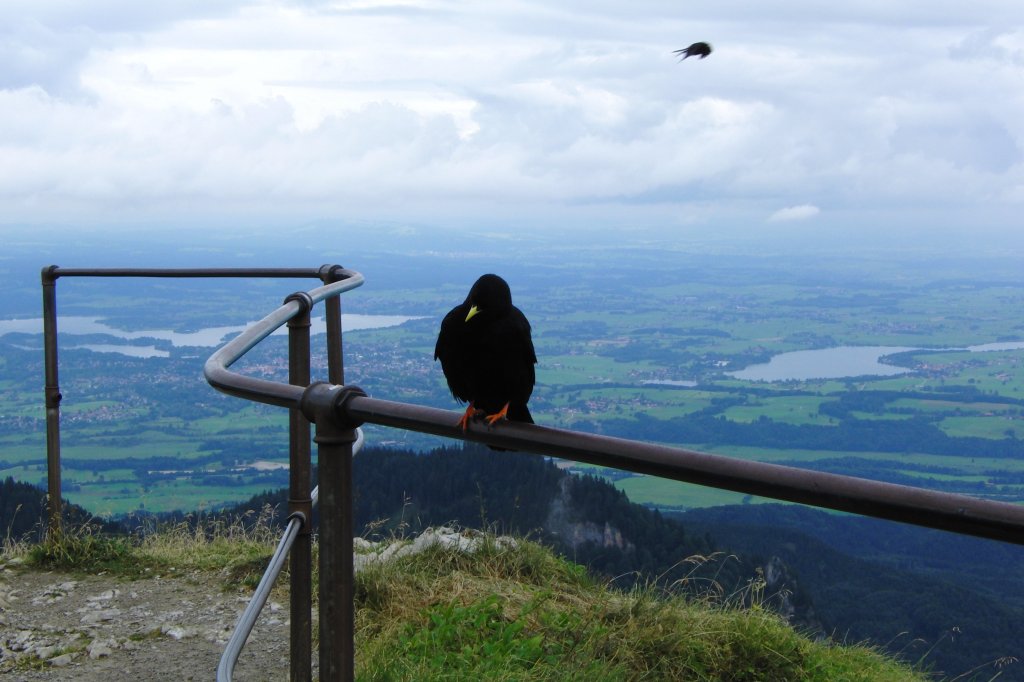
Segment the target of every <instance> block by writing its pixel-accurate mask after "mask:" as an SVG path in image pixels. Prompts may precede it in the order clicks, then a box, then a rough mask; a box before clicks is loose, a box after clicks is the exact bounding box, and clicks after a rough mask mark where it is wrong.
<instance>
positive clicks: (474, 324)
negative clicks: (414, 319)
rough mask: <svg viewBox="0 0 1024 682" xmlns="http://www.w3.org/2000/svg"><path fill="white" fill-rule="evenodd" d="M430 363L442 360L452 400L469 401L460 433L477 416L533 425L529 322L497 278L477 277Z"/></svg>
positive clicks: (444, 329)
mask: <svg viewBox="0 0 1024 682" xmlns="http://www.w3.org/2000/svg"><path fill="white" fill-rule="evenodd" d="M434 360H440V361H441V369H442V371H444V376H445V379H447V380H448V388H450V389H451V391H452V395H453V396H454V397H455V399H456V400H457V401H458V402H460V403H463V402H468V403H469V406H468V407H467V408H466V413H465V414H463V415H462V418H461V419H460V420H459V422H458V424H459V425H460V426H461V427H462V429H463V431H465V430H466V428H467V426H468V424H469V420H470V419H471V418H472V417H473V416H474V415H476V414H477V413H479V412H483V414H485V415H486V420H487V423H488V424H494V423H495V422H496V421H498V420H499V419H502V418H507V419H510V420H512V421H519V422H527V423H529V424H532V423H533V417H532V416H531V415H530V410H529V408H527V407H526V402H527V401H528V400H529V399H530V394H531V393H533V384H534V381H535V374H534V367H533V366H534V365H535V364H536V363H537V355H536V353H535V352H534V350H533V340H532V338H531V337H530V322H529V321H528V320H527V319H526V316H525V315H523V313H522V311H520V310H519V308H517V307H515V306H514V305H512V292H511V291H510V290H509V288H508V283H507V282H505V280H503V279H502V278H501V277H498V276H497V275H490V274H488V275H483V276H482V277H480V279H478V280H477V281H476V283H474V284H473V287H472V288H471V289H470V290H469V295H468V296H467V297H466V300H465V301H463V302H462V303H460V304H459V305H457V306H455V307H454V308H452V309H451V311H450V312H449V313H448V314H447V315H445V316H444V320H442V322H441V331H440V333H438V335H437V345H436V346H435V347H434Z"/></svg>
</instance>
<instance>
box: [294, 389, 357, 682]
mask: <svg viewBox="0 0 1024 682" xmlns="http://www.w3.org/2000/svg"><path fill="white" fill-rule="evenodd" d="M351 395H365V393H363V392H362V391H361V390H360V389H358V388H356V387H354V386H352V387H345V388H342V387H339V386H335V385H331V384H314V385H313V386H312V387H311V388H310V389H309V390H307V392H306V395H305V396H304V397H303V401H302V402H303V407H302V409H303V412H305V413H306V415H307V416H308V417H310V419H311V420H312V421H314V422H315V423H316V437H315V438H314V440H315V441H316V443H317V452H318V455H317V461H318V464H319V470H320V481H319V482H320V679H322V680H330V681H331V682H334V681H335V680H340V681H341V682H352V681H353V680H354V679H355V605H354V603H353V602H354V597H355V575H354V570H353V563H352V531H353V523H352V455H353V452H352V448H353V446H354V444H355V442H356V427H357V426H358V425H357V424H355V423H353V422H352V421H350V420H349V419H347V418H346V417H345V412H344V402H345V400H346V399H347V398H348V397H349V396H351Z"/></svg>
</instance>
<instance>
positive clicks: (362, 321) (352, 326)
mask: <svg viewBox="0 0 1024 682" xmlns="http://www.w3.org/2000/svg"><path fill="white" fill-rule="evenodd" d="M416 319H421V318H418V317H411V316H408V315H360V314H355V313H352V314H350V313H342V315H341V326H342V329H343V330H344V331H346V332H350V331H356V330H359V329H381V328H384V327H396V326H398V325H400V324H402V323H403V322H408V321H409V320H416ZM311 322H312V325H313V326H312V329H311V330H310V333H311V334H323V333H326V323H325V321H324V318H323V317H317V318H314V319H313V320H311ZM250 324H252V323H251V322H250V323H248V324H243V325H229V326H224V327H206V328H204V329H200V330H198V331H194V332H176V331H172V330H170V329H146V330H141V331H125V330H123V329H117V328H115V327H111V326H109V325H107V324H105V323H104V322H102V321H101V319H100V318H98V317H86V316H76V315H68V316H64V317H58V318H57V333H58V335H59V336H60V337H61V338H62V339H64V338H66V337H68V336H72V337H73V336H80V335H84V334H107V335H109V336H114V337H116V338H120V339H125V340H127V341H131V340H135V339H158V340H161V341H170V342H171V345H173V346H179V347H180V346H204V347H210V348H212V347H215V346H219V345H221V344H222V343H225V342H226V341H227V339H228V338H229V337H231V336H233V335H235V334H238V333H240V332H242V331H243V330H245V328H246V327H247V326H249V325H250ZM15 332H20V333H24V334H42V333H43V318H41V317H32V318H23V319H20V320H0V336H4V335H6V334H11V333H15ZM274 333H275V334H287V333H288V332H287V330H286V329H280V330H278V331H277V332H274ZM65 347H67V348H86V349H88V350H92V351H95V352H98V353H119V354H121V355H128V356H131V357H167V356H168V353H167V351H166V350H160V349H158V348H156V347H154V346H146V345H138V346H121V345H117V344H102V343H90V344H75V343H74V339H69V340H68V342H67V343H66V345H65Z"/></svg>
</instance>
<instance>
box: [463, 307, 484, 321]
mask: <svg viewBox="0 0 1024 682" xmlns="http://www.w3.org/2000/svg"><path fill="white" fill-rule="evenodd" d="M478 312H480V309H479V308H477V307H476V306H473V307H472V308H470V309H469V312H468V313H467V314H466V320H465V321H466V322H469V320H470V319H471V318H472V317H473V316H474V315H476V314H477V313H478Z"/></svg>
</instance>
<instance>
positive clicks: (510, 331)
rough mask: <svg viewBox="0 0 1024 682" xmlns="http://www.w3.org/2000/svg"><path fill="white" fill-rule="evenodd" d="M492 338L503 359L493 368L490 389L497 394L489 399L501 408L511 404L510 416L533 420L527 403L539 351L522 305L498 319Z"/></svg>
mask: <svg viewBox="0 0 1024 682" xmlns="http://www.w3.org/2000/svg"><path fill="white" fill-rule="evenodd" d="M493 339H494V340H495V344H496V348H495V350H496V352H497V356H498V358H500V359H499V360H498V362H497V366H496V367H494V368H492V371H493V372H494V374H492V375H491V376H492V381H493V385H492V386H490V387H488V388H489V389H491V391H493V392H494V395H493V396H490V398H491V400H493V401H495V402H497V403H500V404H499V405H498V407H499V408H500V407H501V406H503V405H504V404H505V403H508V404H509V419H512V420H513V421H521V422H530V423H532V422H533V417H532V416H531V415H530V410H529V409H528V408H527V406H526V403H527V401H529V399H530V395H532V394H533V387H534V384H535V383H536V369H535V367H534V365H536V364H537V354H536V351H535V350H534V347H533V338H532V337H531V334H530V322H529V320H527V319H526V316H525V315H523V313H522V311H520V310H519V308H516V307H515V306H513V307H512V309H511V310H510V311H509V312H508V314H507V315H505V316H504V317H503V318H502V319H501V320H499V321H496V323H495V325H494V328H493ZM489 392H490V391H489Z"/></svg>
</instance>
